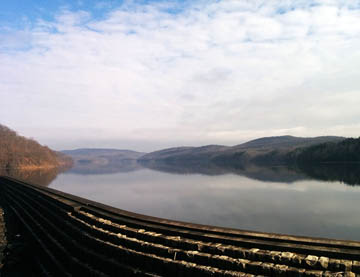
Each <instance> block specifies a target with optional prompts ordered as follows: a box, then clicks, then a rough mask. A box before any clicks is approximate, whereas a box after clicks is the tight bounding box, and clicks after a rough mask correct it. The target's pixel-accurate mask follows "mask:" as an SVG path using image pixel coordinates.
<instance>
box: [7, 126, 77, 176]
mask: <svg viewBox="0 0 360 277" xmlns="http://www.w3.org/2000/svg"><path fill="white" fill-rule="evenodd" d="M71 162H72V160H71V158H69V157H67V156H65V155H64V154H61V153H58V152H55V151H53V150H51V149H50V148H48V147H47V146H42V145H40V144H39V143H38V142H36V141H35V140H33V139H28V138H25V137H23V136H20V135H18V134H17V133H16V132H15V131H13V130H11V129H9V128H8V127H6V126H4V125H1V124H0V168H1V169H5V170H12V169H19V168H20V169H38V168H55V167H61V166H67V165H70V164H71Z"/></svg>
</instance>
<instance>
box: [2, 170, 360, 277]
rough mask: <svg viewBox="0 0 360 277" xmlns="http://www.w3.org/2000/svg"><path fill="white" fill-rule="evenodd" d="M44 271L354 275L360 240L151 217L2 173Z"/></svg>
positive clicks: (7, 197) (8, 199) (358, 265)
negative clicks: (29, 182)
mask: <svg viewBox="0 0 360 277" xmlns="http://www.w3.org/2000/svg"><path fill="white" fill-rule="evenodd" d="M0 191H1V193H2V195H3V197H4V199H5V200H6V204H7V206H8V209H10V210H11V211H12V212H13V213H14V214H15V215H16V217H17V218H18V219H19V220H20V222H21V223H22V224H23V226H24V227H25V228H26V230H27V232H28V234H29V235H30V236H31V237H32V239H33V242H34V243H33V245H34V246H33V247H34V252H36V255H37V256H38V263H39V267H40V268H41V270H42V272H43V274H44V275H56V276H57V275H59V276H254V275H259V276H260V275H261V276H355V275H356V274H360V263H359V260H360V242H356V241H342V240H327V239H317V238H308V237H297V236H287V235H279V234H270V233H259V232H251V231H244V230H237V229H229V228H219V227H214V226H204V225H197V224H191V223H185V222H179V221H171V220H167V219H161V218H155V217H149V216H144V215H139V214H135V213H131V212H128V211H124V210H120V209H116V208H113V207H109V206H106V205H103V204H101V203H97V202H94V201H90V200H87V199H83V198H80V197H77V196H74V195H70V194H66V193H63V192H60V191H56V190H53V189H49V188H44V187H41V186H37V185H31V184H27V183H24V182H20V181H17V180H14V179H10V178H5V177H1V178H0Z"/></svg>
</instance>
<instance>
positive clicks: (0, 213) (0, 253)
mask: <svg viewBox="0 0 360 277" xmlns="http://www.w3.org/2000/svg"><path fill="white" fill-rule="evenodd" d="M5 247H6V236H5V221H4V210H3V209H2V207H1V203H0V271H1V270H2V267H3V258H4V250H5Z"/></svg>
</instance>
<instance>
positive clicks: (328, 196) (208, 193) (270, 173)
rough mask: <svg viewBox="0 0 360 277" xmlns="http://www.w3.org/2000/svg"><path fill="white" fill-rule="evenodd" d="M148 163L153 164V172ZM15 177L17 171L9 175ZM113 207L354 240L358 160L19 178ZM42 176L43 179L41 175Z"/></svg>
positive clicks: (359, 228)
mask: <svg viewBox="0 0 360 277" xmlns="http://www.w3.org/2000/svg"><path fill="white" fill-rule="evenodd" d="M155 169H156V170H155ZM15 177H17V176H15ZM20 178H22V179H25V180H27V181H30V182H34V183H42V184H43V185H48V186H49V187H50V188H54V189H57V190H61V191H64V192H67V193H71V194H74V195H78V196H81V197H84V198H88V199H91V200H95V201H98V202H101V203H105V204H108V205H111V206H114V207H117V208H120V209H124V210H128V211H132V212H136V213H141V214H146V215H151V216H156V217H162V218H168V219H174V220H180V221H187V222H193V223H199V224H206V225H217V226H223V227H231V228H237V229H244V230H254V231H261V232H275V233H283V234H293V235H300V236H312V237H325V238H334V239H349V240H360V205H359V203H360V201H359V200H360V185H359V184H360V181H359V179H360V174H359V170H358V166H356V167H355V168H354V167H348V166H346V167H344V166H342V167H339V166H332V167H328V166H326V167H321V168H320V169H319V168H318V169H314V168H310V169H308V170H305V171H299V170H292V169H289V168H286V167H270V168H267V167H249V168H245V169H244V168H242V169H241V168H240V169H236V170H235V169H232V170H229V169H221V168H211V167H207V166H205V167H203V168H194V167H188V168H179V167H176V166H175V167H169V166H167V167H159V168H153V169H150V168H144V167H141V166H135V167H125V168H122V169H118V170H113V169H111V170H104V168H102V170H97V171H94V170H93V169H92V170H84V169H77V168H74V169H71V170H69V171H67V172H64V173H61V174H58V175H57V176H56V174H49V173H37V174H32V175H26V174H25V175H24V174H23V176H20ZM42 178H43V181H41V180H42Z"/></svg>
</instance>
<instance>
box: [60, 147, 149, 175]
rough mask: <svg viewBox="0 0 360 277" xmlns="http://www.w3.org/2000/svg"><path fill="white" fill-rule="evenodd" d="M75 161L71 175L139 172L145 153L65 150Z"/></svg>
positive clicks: (86, 149)
mask: <svg viewBox="0 0 360 277" xmlns="http://www.w3.org/2000/svg"><path fill="white" fill-rule="evenodd" d="M61 152H62V153H64V154H66V155H68V156H70V157H71V158H72V159H73V161H74V166H73V168H72V169H71V170H70V171H69V172H70V173H76V174H108V173H117V172H129V171H134V170H137V169H139V168H141V167H140V165H139V164H138V163H137V159H138V158H140V157H142V156H143V155H144V154H145V153H142V152H136V151H132V150H119V149H107V148H93V149H92V148H81V149H75V150H63V151H61Z"/></svg>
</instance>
